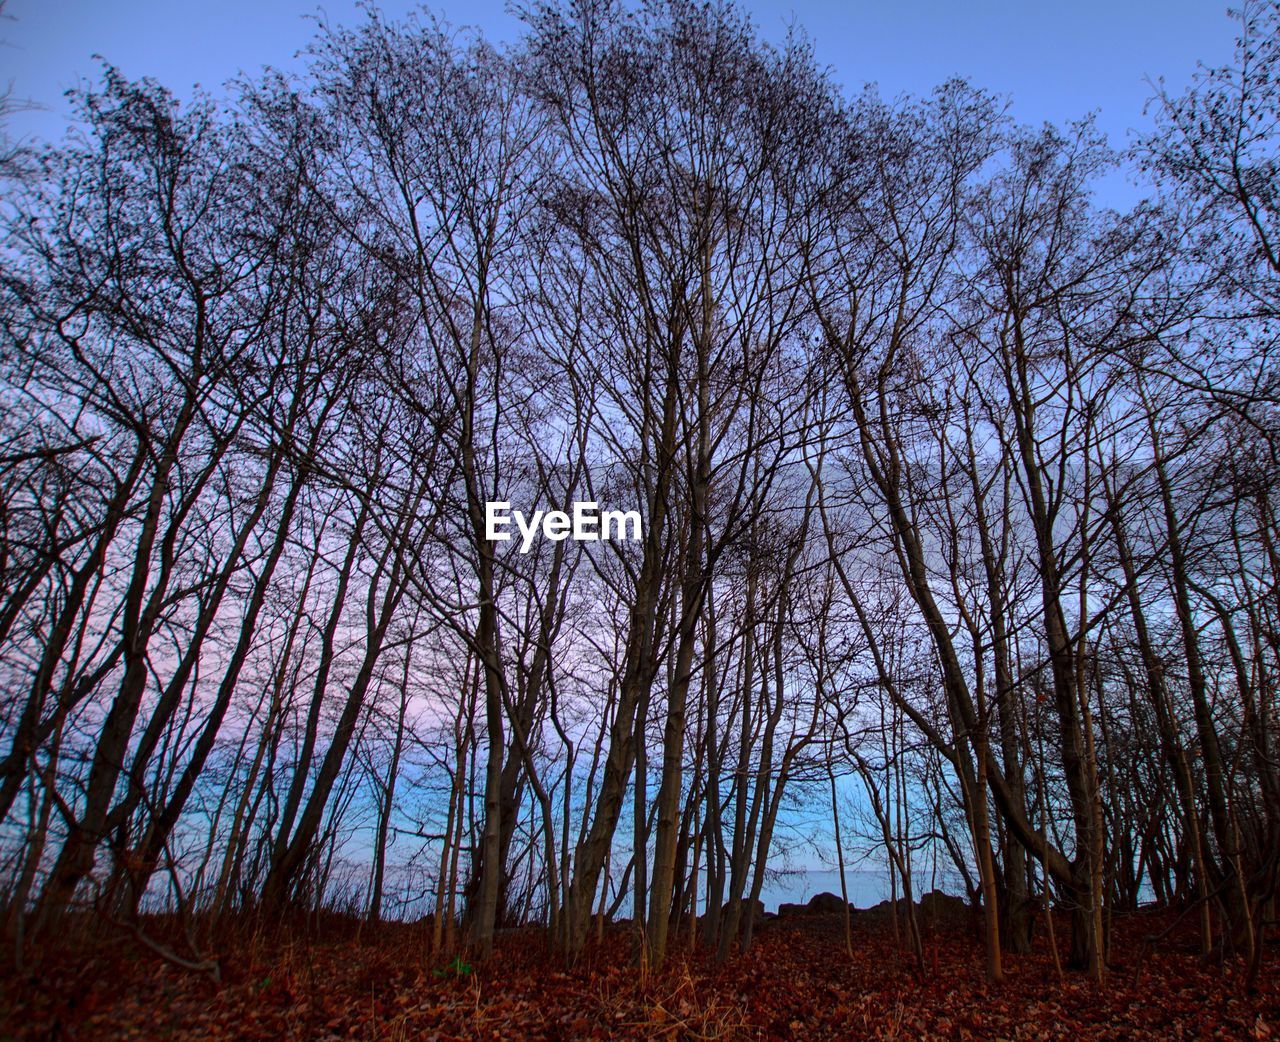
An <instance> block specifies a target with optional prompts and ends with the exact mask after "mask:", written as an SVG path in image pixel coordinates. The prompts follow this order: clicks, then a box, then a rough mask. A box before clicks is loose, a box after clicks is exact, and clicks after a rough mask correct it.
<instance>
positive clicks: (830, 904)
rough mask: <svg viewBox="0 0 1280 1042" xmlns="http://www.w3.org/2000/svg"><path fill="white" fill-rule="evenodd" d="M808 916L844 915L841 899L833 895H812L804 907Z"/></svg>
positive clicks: (843, 905)
mask: <svg viewBox="0 0 1280 1042" xmlns="http://www.w3.org/2000/svg"><path fill="white" fill-rule="evenodd" d="M805 908H806V909H807V910H808V913H809V914H810V915H844V909H845V904H844V900H843V898H840V897H837V896H836V895H835V894H826V893H823V894H814V895H813V896H812V897H811V898H809V903H808V904H807V905H806V906H805Z"/></svg>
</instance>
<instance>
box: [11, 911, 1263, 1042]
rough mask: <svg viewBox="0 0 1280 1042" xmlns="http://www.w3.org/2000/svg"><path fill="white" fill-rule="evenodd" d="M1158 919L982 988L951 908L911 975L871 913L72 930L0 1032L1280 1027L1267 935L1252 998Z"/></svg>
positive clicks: (449, 1035) (324, 1034)
mask: <svg viewBox="0 0 1280 1042" xmlns="http://www.w3.org/2000/svg"><path fill="white" fill-rule="evenodd" d="M1171 922H1172V920H1170V919H1168V918H1167V917H1160V916H1153V915H1137V916H1133V917H1129V918H1125V919H1117V920H1116V921H1115V923H1114V926H1113V934H1112V958H1111V972H1110V975H1109V978H1108V982H1107V984H1106V985H1105V986H1104V987H1102V988H1099V987H1096V986H1095V985H1094V984H1092V983H1091V982H1090V981H1089V980H1088V979H1087V978H1086V977H1085V976H1084V975H1083V974H1079V973H1071V972H1067V973H1066V974H1065V975H1064V978H1063V980H1062V981H1061V982H1059V981H1058V979H1057V975H1056V972H1055V969H1054V967H1053V962H1052V959H1051V957H1050V954H1049V950H1048V947H1047V945H1046V943H1045V939H1044V935H1043V933H1042V932H1041V933H1038V934H1037V938H1036V946H1035V950H1034V952H1033V953H1032V954H1030V955H1024V956H1006V972H1007V978H1008V979H1007V980H1006V982H1005V983H1004V984H1001V985H998V986H989V985H987V984H986V983H985V980H984V976H983V955H982V948H981V943H980V941H979V938H978V935H977V932H976V930H975V928H974V924H972V923H969V922H966V921H964V920H963V919H962V920H959V921H953V922H951V923H949V924H933V925H931V926H929V927H928V928H927V932H926V949H925V951H926V954H925V974H924V976H923V977H921V976H919V975H917V974H916V973H915V972H913V969H912V965H911V962H910V960H908V959H907V958H905V957H904V956H903V955H902V954H900V953H899V951H898V949H897V948H896V947H895V944H894V938H893V934H892V931H891V928H890V925H889V923H888V922H887V921H886V920H885V918H884V917H883V916H880V917H878V918H877V917H874V916H869V915H865V914H864V915H855V917H854V927H853V942H854V946H853V950H854V956H853V958H852V959H850V958H849V956H848V955H847V954H846V952H845V946H844V933H843V927H842V920H841V918H840V917H839V916H832V917H824V918H816V917H815V918H796V919H781V920H773V921H769V922H767V923H765V924H763V926H762V927H761V928H760V930H759V932H758V934H757V937H756V942H755V944H754V946H753V947H752V949H751V951H750V953H749V954H747V955H746V956H743V957H734V958H731V959H730V960H729V961H728V962H727V963H726V964H725V965H723V966H721V967H716V966H715V964H714V960H713V958H712V957H711V955H710V953H707V952H704V951H701V950H697V951H693V952H689V951H688V950H687V944H686V937H685V936H684V935H682V937H681V939H680V940H681V943H680V950H679V952H678V954H677V955H676V956H675V957H673V958H672V959H671V960H670V961H669V962H668V964H667V966H666V967H664V969H663V970H662V971H661V972H660V973H648V974H642V973H641V971H640V969H639V968H638V967H637V966H636V965H635V964H634V962H633V960H632V957H631V951H632V945H631V939H630V937H629V935H628V933H627V931H626V929H625V928H614V929H612V930H611V931H609V932H608V933H607V934H606V936H605V938H604V939H603V941H602V942H601V943H600V944H598V945H595V946H594V947H592V948H591V949H590V950H589V951H588V952H587V954H586V955H585V956H584V957H583V959H582V960H581V961H580V962H579V963H578V964H577V965H576V966H574V967H572V968H567V967H566V966H565V965H564V963H563V961H562V960H560V959H559V958H558V957H557V956H556V955H555V954H554V953H553V952H552V951H551V950H550V949H549V948H548V947H547V946H546V944H545V942H544V940H543V939H542V935H541V933H536V932H534V931H514V932H511V933H508V934H505V935H504V936H503V937H502V938H500V940H499V943H498V946H497V951H496V952H495V956H494V958H493V960H492V962H490V963H488V964H486V965H483V966H475V967H472V966H470V965H469V964H467V963H465V962H462V961H461V960H457V961H454V962H452V963H451V962H450V960H448V959H432V958H430V957H429V956H428V955H427V954H426V953H427V950H428V945H427V941H428V938H429V935H428V933H427V932H426V929H425V928H424V927H423V926H421V925H395V924H391V925H385V926H382V927H379V928H377V929H376V930H374V929H371V928H364V929H360V930H356V929H355V928H354V927H353V926H352V925H351V924H350V923H343V922H342V921H330V922H326V923H325V924H324V925H323V927H322V928H321V929H320V930H319V931H316V930H314V929H313V930H311V931H309V932H307V933H304V932H303V931H292V932H281V933H277V934H275V935H272V936H267V935H265V934H263V933H249V932H247V931H244V932H241V933H239V934H236V935H234V936H233V935H230V934H229V935H227V936H226V937H224V938H223V939H222V943H221V944H216V945H214V946H213V950H212V954H214V955H216V957H217V961H218V966H219V977H220V980H218V981H215V980H214V979H213V975H212V974H210V973H207V972H196V971H192V970H187V969H183V968H181V967H179V966H177V965H175V964H174V963H173V962H171V961H167V960H165V959H162V958H160V957H159V956H158V955H156V954H155V953H154V952H153V951H152V950H151V949H149V948H148V947H146V946H144V945H142V944H141V943H139V942H138V940H137V939H135V938H133V937H132V936H131V935H128V934H124V933H119V934H117V935H114V936H110V937H107V938H105V939H103V938H98V939H97V940H96V941H94V942H93V943H92V944H90V943H88V942H86V941H84V940H81V941H76V940H75V938H74V934H73V932H69V933H67V934H64V937H63V939H62V940H61V941H59V942H57V943H55V944H52V945H46V946H45V947H44V948H42V949H41V950H40V951H38V952H35V953H32V954H31V955H29V956H28V964H27V966H26V967H25V968H24V970H23V971H21V972H15V971H14V970H13V967H12V966H11V965H10V966H6V967H4V968H0V1040H3V1039H23V1040H26V1039H41V1040H45V1039H48V1040H54V1039H57V1040H67V1042H72V1040H88V1039H95V1040H96V1039H190V1040H208V1039H237V1040H239V1039H245V1040H252V1039H262V1040H273V1042H274V1040H286V1039H296V1040H307V1042H310V1040H330V1039H368V1040H387V1042H426V1040H439V1042H444V1040H449V1039H513V1040H523V1039H540V1040H548V1042H551V1040H569V1039H612V1038H617V1039H665V1040H671V1042H675V1040H683V1039H712V1038H715V1039H849V1040H856V1039H946V1040H950V1039H1018V1040H1023V1039H1025V1040H1033V1039H1161V1040H1164V1039H1211V1038H1212V1039H1273V1038H1275V1039H1280V947H1278V946H1276V945H1272V946H1271V948H1270V950H1269V951H1268V952H1267V956H1266V959H1265V960H1264V962H1263V966H1262V971H1261V973H1260V975H1259V978H1258V982H1257V988H1256V989H1255V991H1254V993H1253V994H1251V995H1249V994H1245V992H1244V976H1245V969H1244V966H1243V965H1242V964H1241V963H1240V962H1239V960H1227V961H1226V962H1225V963H1224V962H1223V961H1222V960H1218V959H1214V960H1210V961H1206V960H1202V959H1201V958H1200V957H1199V955H1198V951H1197V948H1196V943H1195V940H1196V939H1195V934H1194V927H1193V926H1192V927H1187V928H1185V929H1184V928H1183V927H1182V926H1178V927H1177V928H1176V929H1175V930H1174V931H1173V932H1172V933H1171V934H1170V935H1169V936H1168V937H1165V938H1163V939H1161V940H1160V941H1159V942H1158V943H1150V942H1149V939H1150V938H1152V937H1154V936H1155V935H1157V934H1159V933H1160V932H1161V931H1162V930H1163V929H1165V928H1166V927H1167V926H1169V925H1170V924H1171ZM155 929H156V930H158V931H159V930H162V927H161V926H160V924H155ZM1065 934H1066V922H1065V920H1063V921H1062V923H1061V925H1060V927H1059V941H1060V942H1063V941H1064V938H1065Z"/></svg>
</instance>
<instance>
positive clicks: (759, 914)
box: [720, 900, 765, 923]
mask: <svg viewBox="0 0 1280 1042" xmlns="http://www.w3.org/2000/svg"><path fill="white" fill-rule="evenodd" d="M749 903H750V902H748V901H745V900H744V901H743V902H742V917H743V919H745V918H746V917H747V914H748V911H749V910H748V908H747V905H748V904H749ZM728 914H729V902H728V901H726V902H725V905H724V908H722V909H721V911H720V916H721V922H723V921H724V918H725V917H726V916H728ZM764 919H765V910H764V902H763V901H757V902H756V906H755V921H756V922H757V923H762V922H764Z"/></svg>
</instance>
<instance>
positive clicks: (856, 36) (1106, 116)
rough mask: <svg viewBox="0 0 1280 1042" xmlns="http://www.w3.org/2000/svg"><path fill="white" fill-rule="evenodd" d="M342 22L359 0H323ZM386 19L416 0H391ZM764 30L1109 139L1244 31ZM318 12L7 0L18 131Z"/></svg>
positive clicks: (296, 34) (871, 68)
mask: <svg viewBox="0 0 1280 1042" xmlns="http://www.w3.org/2000/svg"><path fill="white" fill-rule="evenodd" d="M322 6H323V9H324V12H325V13H326V14H327V16H328V17H329V18H330V20H332V21H335V22H351V21H353V20H355V19H357V18H359V17H360V14H359V10H358V7H357V4H356V2H355V0H327V2H325V3H324V4H323V5H322ZM381 6H382V7H383V8H384V10H385V11H387V12H388V13H389V14H392V15H395V14H398V13H401V12H404V11H406V10H408V9H409V8H410V7H411V6H413V5H411V4H410V3H409V2H407V0H385V2H384V3H383V4H382V5H381ZM430 6H431V8H432V9H433V10H435V11H437V12H439V13H441V14H442V15H443V16H444V17H445V19H446V20H447V21H449V22H451V23H453V24H454V25H474V26H478V27H480V28H481V29H483V30H484V32H485V33H486V34H487V35H489V36H490V38H493V39H497V40H510V39H513V38H514V37H515V36H516V35H518V33H519V29H520V23H519V19H518V18H517V16H516V15H514V14H513V13H511V12H510V11H509V10H508V5H507V4H506V3H504V0H437V2H433V3H431V4H430ZM745 6H746V7H747V8H748V9H749V10H750V11H751V12H752V13H753V15H754V17H755V20H756V22H757V24H758V25H759V26H760V29H761V31H762V33H763V34H764V35H765V36H766V37H768V38H772V39H778V38H780V37H781V36H782V35H783V34H784V33H785V31H786V27H787V26H788V25H789V24H791V23H792V22H795V23H797V24H798V25H800V26H802V27H803V28H804V29H806V30H807V32H808V33H809V35H810V37H811V38H812V39H813V41H814V46H815V51H816V53H817V56H818V60H819V61H820V62H822V63H824V64H828V65H830V66H831V67H832V68H833V69H834V71H835V74H836V77H837V79H839V80H840V81H842V82H843V83H844V84H845V85H846V87H848V88H850V89H854V88H857V87H860V86H861V85H862V84H864V83H867V82H870V81H875V82H877V83H878V84H879V87H880V90H881V92H882V93H884V94H887V95H894V94H898V93H900V92H904V91H905V92H923V91H927V90H928V89H929V88H930V87H932V86H933V85H935V84H937V83H938V82H940V81H941V80H944V79H946V78H947V77H949V76H952V75H955V74H960V75H963V76H966V77H968V78H970V79H971V80H972V81H973V82H974V83H976V84H978V85H979V86H983V87H987V88H989V89H992V90H996V91H999V92H1002V93H1005V94H1008V95H1010V96H1011V99H1012V102H1013V112H1014V114H1015V115H1016V116H1017V117H1018V118H1019V119H1022V120H1025V121H1030V122H1037V123H1038V122H1040V121H1042V120H1046V119H1048V120H1054V121H1061V120H1066V119H1072V118H1075V117H1078V116H1080V115H1082V114H1084V113H1086V112H1089V111H1092V110H1098V113H1099V123H1100V125H1101V127H1102V128H1103V129H1104V130H1106V131H1107V133H1108V134H1109V135H1110V136H1111V138H1112V141H1113V143H1114V144H1123V142H1124V139H1125V135H1126V132H1127V131H1128V130H1129V129H1130V128H1133V127H1138V126H1141V125H1142V124H1143V117H1142V107H1143V103H1144V102H1145V100H1146V99H1147V98H1148V97H1149V96H1150V94H1151V88H1150V86H1149V84H1148V83H1147V82H1146V80H1147V78H1151V79H1155V78H1157V77H1160V76H1164V77H1165V78H1166V79H1167V80H1168V82H1169V83H1170V84H1171V85H1174V86H1178V85H1181V84H1183V83H1185V82H1186V80H1187V78H1188V77H1189V75H1190V74H1191V72H1192V70H1193V69H1194V68H1195V63H1196V61H1197V60H1202V61H1205V62H1208V63H1210V64H1221V63H1224V62H1226V61H1227V60H1228V59H1229V58H1230V56H1231V48H1232V38H1233V35H1234V24H1233V23H1232V22H1231V21H1230V20H1229V19H1228V18H1227V17H1226V14H1225V11H1226V7H1225V4H1224V3H1221V2H1219V0H1067V2H1063V0H1056V2H1045V0H1030V2H1028V0H1023V2H1021V3H1019V2H1015V0H972V2H964V0H915V2H910V3H908V2H902V0H877V2H870V0H846V2H838V0H747V2H746V4H745ZM320 10H321V8H320V7H319V6H317V5H316V4H315V3H314V0H222V2H220V3H210V2H208V0H201V2H192V0H96V2H95V0H9V2H8V4H7V10H6V13H7V15H8V16H9V20H8V21H6V23H4V24H2V25H0V38H2V39H3V41H4V45H3V47H0V82H3V81H4V80H11V81H12V84H13V87H14V92H15V94H17V95H18V96H20V97H24V98H28V99H30V100H31V101H33V102H35V103H37V104H38V105H40V106H42V110H41V111H37V112H31V113H27V114H24V115H22V116H20V117H18V118H17V119H16V120H15V122H14V124H13V128H12V129H13V130H15V131H17V132H18V133H20V134H22V135H27V136H39V137H46V138H47V137H57V136H59V135H60V133H61V129H62V127H63V126H65V121H66V111H67V110H66V104H65V101H64V99H63V98H62V92H63V91H65V90H66V89H67V88H68V87H70V86H72V85H74V84H75V83H76V82H77V80H78V78H80V77H86V76H88V77H93V76H95V75H96V63H95V61H94V59H93V55H94V54H101V55H103V56H104V57H105V58H107V59H108V60H109V61H111V62H113V63H114V64H115V65H117V66H119V67H120V68H121V70H122V71H123V72H124V73H125V74H126V75H128V76H142V75H150V76H154V77H155V78H156V79H158V80H160V81H161V82H162V83H164V84H165V85H166V86H168V87H170V88H171V89H173V90H175V91H176V92H177V93H178V94H180V95H182V94H185V93H187V91H188V90H189V89H190V87H191V85H192V84H193V83H201V84H203V85H204V86H206V87H211V88H212V87H217V86H218V85H219V84H221V83H222V82H224V81H225V80H227V79H229V78H230V77H232V76H234V75H236V74H237V73H238V72H240V71H242V70H243V71H247V72H254V71H256V70H258V69H259V68H261V67H262V66H264V65H275V66H283V67H291V66H293V67H296V64H297V59H296V52H297V51H298V50H299V48H301V47H302V46H304V45H305V44H306V43H307V41H308V40H309V39H310V37H311V35H312V32H313V26H312V25H311V24H309V23H308V21H307V19H308V17H309V16H310V17H314V16H315V15H316V14H317V13H318V12H319V11H320Z"/></svg>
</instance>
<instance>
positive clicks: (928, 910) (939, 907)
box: [920, 890, 969, 919]
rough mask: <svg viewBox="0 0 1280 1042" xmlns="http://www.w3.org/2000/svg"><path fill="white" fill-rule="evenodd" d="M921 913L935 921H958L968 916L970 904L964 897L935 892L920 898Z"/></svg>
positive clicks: (939, 891)
mask: <svg viewBox="0 0 1280 1042" xmlns="http://www.w3.org/2000/svg"><path fill="white" fill-rule="evenodd" d="M920 911H921V912H923V913H924V914H925V915H927V916H929V917H931V918H933V919H958V918H961V917H963V916H965V915H967V914H968V912H969V904H968V902H967V901H965V899H964V898H963V897H955V896H954V895H952V894H944V893H943V892H942V891H941V890H934V891H931V892H930V893H927V894H925V895H924V896H923V897H921V898H920Z"/></svg>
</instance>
